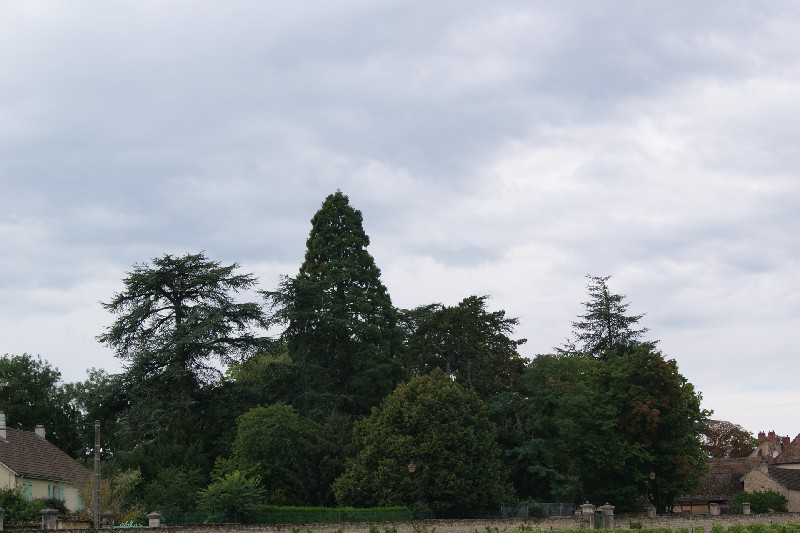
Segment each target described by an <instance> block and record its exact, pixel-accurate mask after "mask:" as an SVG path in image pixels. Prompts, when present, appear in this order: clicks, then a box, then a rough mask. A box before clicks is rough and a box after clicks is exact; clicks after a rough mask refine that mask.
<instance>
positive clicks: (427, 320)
mask: <svg viewBox="0 0 800 533" xmlns="http://www.w3.org/2000/svg"><path fill="white" fill-rule="evenodd" d="M487 299H488V297H487V296H470V297H468V298H465V299H464V300H462V301H461V302H460V303H459V304H458V305H456V306H453V307H449V306H445V305H442V304H433V305H427V306H423V307H418V308H416V309H414V310H412V311H407V312H405V316H406V323H407V324H410V330H411V331H410V332H409V335H408V340H407V346H406V353H405V359H406V368H407V369H408V370H409V372H410V374H411V375H419V374H427V373H428V372H430V371H431V370H433V369H434V368H440V369H441V370H442V371H443V372H444V373H445V374H447V375H449V376H451V377H452V378H453V379H455V380H456V381H457V382H459V383H461V384H463V385H466V386H468V387H472V388H474V389H475V391H476V392H477V393H478V395H479V396H481V397H482V398H484V399H486V398H488V397H489V396H490V395H492V394H496V393H499V392H508V391H511V390H513V388H514V385H515V382H516V379H517V378H518V377H519V375H520V374H521V373H522V370H523V368H524V366H525V365H524V362H523V360H522V358H521V357H520V355H519V353H518V351H517V349H518V347H519V346H520V345H522V344H524V343H525V339H518V340H514V339H512V338H511V335H513V333H514V328H515V327H516V326H517V325H518V324H519V320H518V319H516V318H507V317H506V315H505V311H488V310H487V309H486V300H487Z"/></svg>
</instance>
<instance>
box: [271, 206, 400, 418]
mask: <svg viewBox="0 0 800 533" xmlns="http://www.w3.org/2000/svg"><path fill="white" fill-rule="evenodd" d="M368 245H369V237H368V236H367V234H366V233H365V231H364V228H363V224H362V215H361V212H360V211H358V210H357V209H354V208H353V207H351V206H350V202H349V199H348V198H347V196H345V195H344V194H342V193H341V191H337V192H336V193H334V194H331V195H330V196H328V197H327V198H326V199H325V201H324V202H323V204H322V207H320V209H319V211H317V213H316V214H315V215H314V217H313V218H312V219H311V232H310V234H309V236H308V240H307V241H306V253H305V259H304V261H303V264H302V265H301V266H300V271H299V273H298V274H297V276H296V277H294V278H290V277H288V276H287V277H285V278H284V279H283V281H282V282H281V284H280V287H279V288H278V290H276V291H272V292H265V296H266V298H267V300H268V302H270V304H271V306H272V307H273V309H274V313H273V317H272V318H273V320H274V321H275V322H278V323H281V324H284V325H285V326H286V329H285V331H284V334H283V338H284V339H285V341H286V346H287V350H288V354H289V357H290V358H291V359H292V361H293V362H294V364H295V365H297V369H298V374H299V375H298V379H299V382H300V387H299V388H300V390H299V391H298V396H299V397H298V398H295V399H294V403H296V404H297V405H298V406H299V408H300V409H301V410H302V411H303V412H305V413H307V412H311V411H330V410H331V409H334V410H339V411H342V412H346V413H350V414H353V415H362V414H365V413H367V412H369V408H370V407H372V406H373V405H376V404H377V403H378V402H379V401H380V400H381V399H382V398H383V397H384V396H385V395H386V394H388V393H389V392H390V391H391V390H392V389H393V388H394V386H395V385H396V384H397V382H398V381H399V379H400V377H401V371H402V369H401V366H400V361H399V358H398V354H399V350H400V342H401V331H400V329H399V327H398V325H397V311H396V310H395V308H394V307H393V306H392V301H391V298H390V297H389V293H388V292H387V290H386V287H385V286H384V285H383V283H382V282H381V280H380V269H378V267H377V266H376V265H375V261H374V259H373V258H372V255H370V253H369V252H368V251H367V246H368Z"/></svg>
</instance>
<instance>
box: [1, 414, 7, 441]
mask: <svg viewBox="0 0 800 533" xmlns="http://www.w3.org/2000/svg"><path fill="white" fill-rule="evenodd" d="M0 439H3V440H6V414H5V412H3V411H0Z"/></svg>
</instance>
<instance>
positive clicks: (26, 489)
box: [22, 481, 33, 501]
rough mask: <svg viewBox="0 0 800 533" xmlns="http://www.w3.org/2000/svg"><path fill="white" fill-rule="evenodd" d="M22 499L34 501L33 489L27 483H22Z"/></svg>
mask: <svg viewBox="0 0 800 533" xmlns="http://www.w3.org/2000/svg"><path fill="white" fill-rule="evenodd" d="M22 497H23V498H25V499H26V500H27V501H31V500H32V499H33V487H32V486H31V484H30V483H28V482H27V481H26V482H23V483H22Z"/></svg>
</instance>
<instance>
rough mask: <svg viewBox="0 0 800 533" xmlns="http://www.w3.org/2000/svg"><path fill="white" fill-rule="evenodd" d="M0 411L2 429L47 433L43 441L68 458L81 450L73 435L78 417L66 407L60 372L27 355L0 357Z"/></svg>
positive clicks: (79, 439) (79, 443)
mask: <svg viewBox="0 0 800 533" xmlns="http://www.w3.org/2000/svg"><path fill="white" fill-rule="evenodd" d="M0 376H2V378H1V379H0V382H2V386H0V411H3V412H4V413H5V415H6V425H7V426H8V427H14V428H19V429H24V430H26V431H33V429H34V427H36V425H37V424H43V425H44V426H45V429H46V430H47V440H48V441H50V442H52V443H53V444H55V445H56V446H58V447H59V448H60V449H62V450H63V451H65V452H67V453H68V454H70V455H71V456H72V457H77V456H78V455H79V454H80V452H81V451H82V448H83V447H84V446H85V444H84V442H83V441H82V439H81V437H80V434H79V432H78V431H77V426H78V419H79V413H78V411H77V410H76V409H75V407H74V406H73V405H72V404H71V403H70V399H69V395H68V394H67V392H66V391H65V386H64V384H63V383H62V382H61V372H59V371H58V369H56V368H53V367H52V366H50V364H49V363H48V362H47V361H43V360H42V358H41V357H38V356H37V357H34V356H32V355H29V354H22V355H9V354H5V355H4V356H2V357H0Z"/></svg>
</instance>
